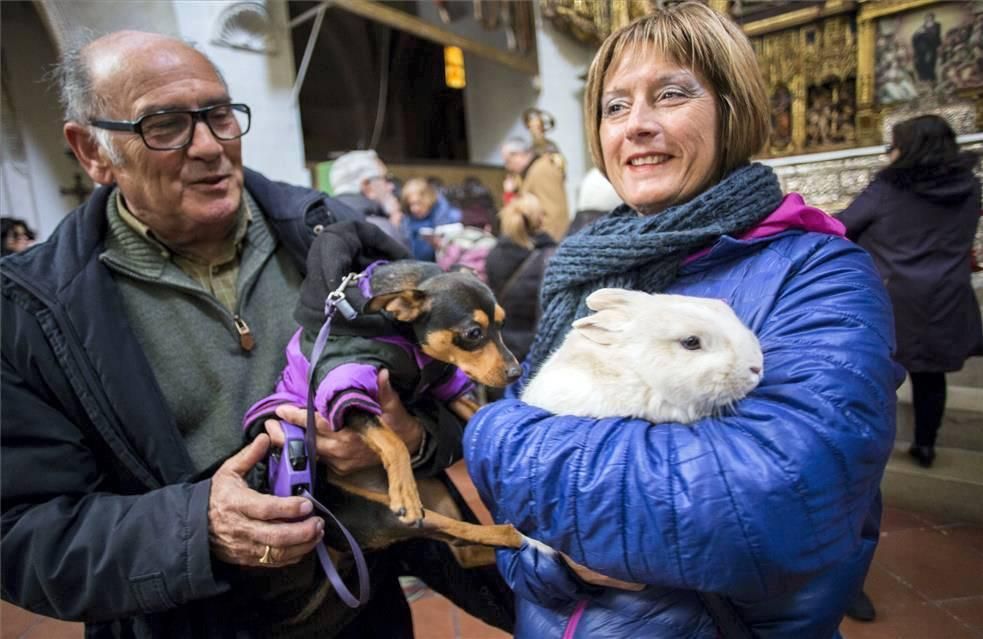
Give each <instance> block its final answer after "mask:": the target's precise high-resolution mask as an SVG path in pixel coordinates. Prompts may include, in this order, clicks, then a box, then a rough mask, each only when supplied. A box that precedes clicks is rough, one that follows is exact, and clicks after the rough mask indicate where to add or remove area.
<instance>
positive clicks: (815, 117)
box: [751, 14, 857, 155]
mask: <svg viewBox="0 0 983 639" xmlns="http://www.w3.org/2000/svg"><path fill="white" fill-rule="evenodd" d="M751 44H752V46H753V47H754V51H755V54H756V55H757V57H758V64H759V66H760V67H761V71H762V74H763V75H764V77H765V82H766V84H767V86H768V92H769V95H770V97H771V108H772V135H771V138H770V140H769V145H768V155H794V154H799V153H811V152H815V151H825V150H832V149H839V148H847V147H852V146H856V143H857V131H856V121H855V118H856V112H857V103H856V78H857V41H856V33H855V30H854V25H853V21H852V16H851V15H850V14H841V15H836V16H832V17H829V18H824V19H820V20H817V21H816V22H812V23H809V24H806V25H803V26H801V27H793V28H790V29H784V30H781V31H777V32H774V33H769V34H766V35H762V36H758V37H752V38H751Z"/></svg>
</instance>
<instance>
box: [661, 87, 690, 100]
mask: <svg viewBox="0 0 983 639" xmlns="http://www.w3.org/2000/svg"><path fill="white" fill-rule="evenodd" d="M685 97H686V94H685V93H683V92H682V91H680V90H679V89H666V90H665V91H663V92H662V93H661V94H659V99H660V100H678V99H680V98H685Z"/></svg>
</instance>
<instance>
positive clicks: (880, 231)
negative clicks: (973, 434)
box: [838, 115, 983, 467]
mask: <svg viewBox="0 0 983 639" xmlns="http://www.w3.org/2000/svg"><path fill="white" fill-rule="evenodd" d="M888 157H889V159H890V164H889V165H888V166H887V168H885V169H883V170H881V171H880V172H878V173H877V175H876V176H875V177H874V180H873V181H872V182H871V183H870V185H869V186H868V187H867V188H866V189H864V191H863V192H862V193H861V194H860V195H859V196H857V199H856V200H854V202H853V203H852V204H850V206H849V207H847V209H846V210H845V211H843V212H842V213H840V215H839V216H838V219H839V220H840V221H841V222H842V223H843V224H844V225H845V226H846V229H847V236H848V237H849V238H850V239H852V240H854V241H856V242H857V243H858V244H860V246H862V247H864V248H865V249H866V250H867V251H868V252H869V253H870V254H871V256H872V257H873V258H874V264H876V265H877V270H878V271H879V272H880V273H881V277H882V279H883V281H884V285H885V286H886V287H887V291H888V294H889V295H890V296H891V304H892V305H893V307H894V324H895V331H896V333H897V341H898V351H897V354H896V355H895V358H896V360H897V361H898V362H899V363H900V364H901V365H902V366H904V368H905V370H907V371H908V376H909V377H910V379H911V393H912V407H913V408H914V411H915V440H914V442H912V444H911V448H909V450H908V453H909V454H910V455H911V456H912V457H913V458H914V459H915V460H916V461H917V462H918V463H919V464H921V465H922V466H925V467H929V466H931V465H932V462H933V461H934V459H935V441H936V438H937V436H938V432H939V427H940V426H941V425H942V416H943V414H944V413H945V400H946V383H945V374H946V373H947V372H952V371H957V370H959V369H960V368H962V367H963V364H964V363H965V361H966V359H967V358H968V357H971V356H973V355H983V328H981V322H980V306H979V302H978V301H977V299H976V295H975V294H974V292H973V286H972V283H971V281H970V276H971V260H970V253H971V251H972V246H973V239H974V238H975V237H976V228H977V224H978V222H979V219H980V182H979V180H978V179H977V178H976V176H975V175H974V174H973V167H974V166H975V165H976V163H977V161H978V158H977V157H976V156H975V155H973V154H971V153H960V152H959V147H958V145H957V144H956V136H955V133H954V132H953V131H952V128H951V127H950V126H949V125H948V123H947V122H946V121H945V120H944V119H942V118H940V117H939V116H936V115H922V116H918V117H916V118H912V119H910V120H905V121H904V122H899V123H898V124H896V125H894V127H893V128H892V130H891V148H890V151H889V154H888Z"/></svg>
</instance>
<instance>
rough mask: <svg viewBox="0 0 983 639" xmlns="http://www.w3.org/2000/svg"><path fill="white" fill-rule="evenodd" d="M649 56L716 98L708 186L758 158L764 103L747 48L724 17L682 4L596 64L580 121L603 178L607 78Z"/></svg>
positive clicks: (613, 40)
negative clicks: (690, 75) (625, 63)
mask: <svg viewBox="0 0 983 639" xmlns="http://www.w3.org/2000/svg"><path fill="white" fill-rule="evenodd" d="M652 53H659V54H661V55H663V56H664V57H665V58H667V59H668V60H670V61H672V62H673V63H674V64H677V65H679V66H682V67H686V68H688V69H691V70H692V71H694V72H696V73H697V75H699V76H700V78H701V79H702V80H703V81H704V82H707V83H708V84H709V85H710V88H711V89H712V91H713V93H714V94H715V98H716V103H717V123H718V124H717V154H718V158H717V164H716V166H715V170H714V175H713V176H712V182H711V183H715V182H717V181H718V180H720V178H722V177H723V176H725V175H727V174H728V173H729V172H731V171H732V170H734V169H735V168H737V167H738V166H740V165H742V164H744V163H746V162H747V161H748V160H749V159H750V158H751V156H752V155H754V154H755V153H757V152H758V151H760V150H761V148H762V147H763V146H764V145H765V142H766V141H767V139H768V133H769V129H770V124H769V122H770V118H769V103H768V93H767V91H766V90H765V82H764V79H763V78H762V77H761V71H760V70H759V69H758V63H757V60H756V59H755V56H754V50H753V49H752V48H751V43H750V42H749V41H748V39H747V37H746V36H745V35H744V33H743V32H742V31H741V29H740V27H738V26H737V25H736V24H734V23H733V22H731V21H730V19H728V18H727V17H725V16H722V15H720V14H719V13H717V12H716V11H714V10H713V9H711V8H709V7H707V6H705V5H702V4H699V3H697V2H684V3H682V4H677V5H672V6H669V7H666V8H665V9H662V10H660V11H657V12H656V13H653V14H651V15H647V16H643V17H641V18H639V19H637V20H635V21H634V22H632V23H630V24H627V25H625V26H624V27H622V28H621V29H618V30H617V31H615V32H614V33H612V34H611V35H610V36H608V37H607V39H606V40H605V41H604V43H603V44H601V48H600V49H599V50H598V51H597V55H595V56H594V61H593V62H592V63H591V65H590V71H588V73H587V86H586V88H585V90H584V116H585V124H586V127H587V139H588V142H589V143H590V152H591V157H592V158H593V160H594V164H595V166H597V168H598V169H600V170H601V172H602V173H604V175H605V177H607V169H606V167H605V166H604V155H603V153H602V151H601V134H600V126H601V95H602V94H603V92H604V80H605V76H607V74H608V72H609V71H610V70H611V69H612V68H613V67H615V65H617V64H618V63H620V62H621V59H622V58H623V57H624V56H626V55H628V56H641V55H651V54H652ZM639 63H641V61H639Z"/></svg>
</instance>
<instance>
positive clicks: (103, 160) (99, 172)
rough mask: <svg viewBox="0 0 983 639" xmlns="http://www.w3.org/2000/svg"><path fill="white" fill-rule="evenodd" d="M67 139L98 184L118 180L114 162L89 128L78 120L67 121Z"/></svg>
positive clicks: (76, 155)
mask: <svg viewBox="0 0 983 639" xmlns="http://www.w3.org/2000/svg"><path fill="white" fill-rule="evenodd" d="M63 130H64V132H65V139H66V140H67V141H68V146H70V147H71V148H72V152H73V153H74V154H75V157H76V158H78V161H79V164H81V165H82V168H83V169H84V170H85V172H86V173H87V174H88V175H89V177H90V178H92V181H93V182H95V183H96V184H112V183H113V182H115V181H116V177H115V175H114V174H113V164H112V162H110V161H109V158H108V157H107V156H106V152H105V151H104V150H103V149H102V148H101V147H100V146H99V143H98V142H96V140H95V138H93V137H92V135H91V134H90V133H89V130H88V129H87V128H86V127H84V126H82V125H81V124H79V123H78V122H66V123H65V127H64V129H63Z"/></svg>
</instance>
